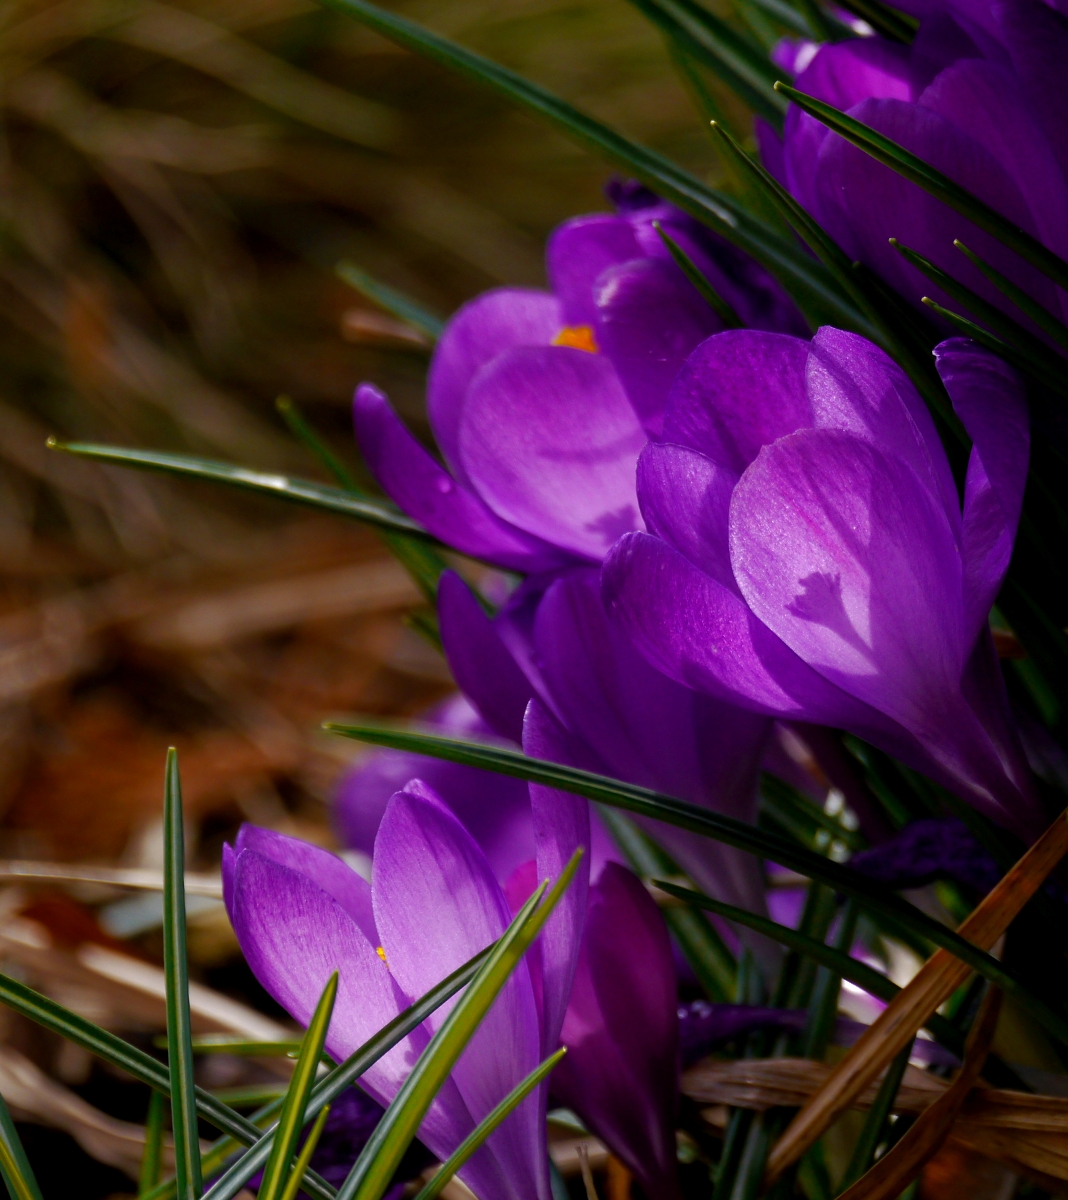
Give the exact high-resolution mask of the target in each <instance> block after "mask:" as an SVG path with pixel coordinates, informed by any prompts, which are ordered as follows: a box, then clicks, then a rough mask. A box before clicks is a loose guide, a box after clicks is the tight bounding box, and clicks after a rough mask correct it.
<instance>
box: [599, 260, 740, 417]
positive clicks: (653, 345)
mask: <svg viewBox="0 0 1068 1200" xmlns="http://www.w3.org/2000/svg"><path fill="white" fill-rule="evenodd" d="M595 296H596V302H597V342H598V345H599V346H600V348H601V350H602V352H603V353H604V354H605V356H606V357H607V358H608V359H609V361H610V362H611V363H612V365H613V366H614V367H615V369H616V373H617V374H618V375H619V378H620V381H621V382H622V384H623V387H624V389H625V391H626V393H627V397H628V399H629V400H630V402H631V404H632V405H633V406H634V409H635V411H636V412H637V414H638V417H639V419H640V421H641V423H642V426H643V427H644V429H645V431H646V433H647V434H649V436H650V437H656V436H658V435H659V433H660V430H661V427H662V425H663V421H664V409H665V407H666V406H667V398H668V392H669V390H670V388H671V385H672V383H673V382H674V380H675V376H676V375H677V374H678V372H679V368H680V367H681V366H682V364H683V363H684V362H685V361H686V358H687V356H688V355H689V354H690V352H691V351H692V350H693V349H694V347H695V346H697V345H698V344H699V343H700V342H703V341H704V340H705V338H706V337H708V336H709V335H711V334H713V333H717V332H718V331H719V330H721V329H722V328H723V322H722V320H721V319H720V318H719V317H718V316H717V314H716V313H715V312H714V311H713V310H712V308H711V307H710V306H709V304H708V303H707V302H706V301H705V300H704V299H703V298H702V297H701V295H700V293H699V292H698V291H697V289H696V288H695V287H694V286H693V284H692V283H690V281H689V280H688V279H687V278H686V276H685V275H683V273H682V271H681V270H680V269H679V268H678V267H677V266H676V265H675V264H674V263H672V262H663V261H657V260H655V259H650V258H645V259H638V260H636V261H634V262H629V263H623V264H622V265H620V266H617V267H612V268H610V269H609V270H608V271H606V272H605V273H604V274H602V275H601V276H600V277H599V279H598V281H597V287H596V289H595Z"/></svg>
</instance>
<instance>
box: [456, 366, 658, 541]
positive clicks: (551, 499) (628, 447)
mask: <svg viewBox="0 0 1068 1200" xmlns="http://www.w3.org/2000/svg"><path fill="white" fill-rule="evenodd" d="M644 445H645V435H644V433H643V432H642V429H641V426H640V425H639V424H638V420H637V417H636V416H635V414H634V410H633V409H632V408H631V406H630V403H629V401H628V400H627V398H626V396H625V394H624V392H623V388H622V386H621V385H620V382H619V379H618V377H617V376H616V374H615V371H614V370H613V369H612V366H611V364H610V363H609V362H608V360H607V359H606V358H604V357H603V356H602V355H599V354H588V353H586V352H585V351H583V350H572V349H568V348H565V347H561V346H555V347H549V348H546V349H533V348H529V349H519V350H510V351H508V352H507V353H505V354H502V355H500V356H499V357H498V358H496V359H495V360H494V361H493V362H492V363H491V364H490V365H489V366H488V367H486V368H484V369H483V371H482V372H481V373H480V374H479V375H478V377H477V378H476V379H475V382H474V383H473V384H472V386H471V390H470V392H469V393H468V399H467V404H466V406H465V408H464V417H463V425H462V427H461V430H460V453H461V455H462V456H463V459H464V463H465V465H466V468H467V472H468V475H469V476H470V478H471V479H472V480H474V482H475V486H476V487H477V488H478V491H479V494H480V495H481V497H482V499H483V500H484V501H485V502H486V503H487V504H488V505H489V506H490V507H491V508H492V509H493V511H494V512H495V513H496V514H497V515H498V516H499V517H501V518H502V519H503V520H505V521H508V522H510V523H512V524H513V525H516V526H518V527H519V528H520V529H523V530H525V531H527V532H528V533H530V534H532V535H534V537H537V538H541V539H544V541H546V542H549V543H551V544H553V545H556V546H559V547H561V549H562V550H565V551H569V552H570V553H572V554H574V555H578V556H580V557H582V558H585V559H588V560H592V561H594V562H599V561H600V559H601V558H602V557H603V556H604V554H605V552H606V551H607V549H608V547H609V546H611V544H612V543H613V542H614V541H615V540H616V538H617V537H619V536H620V534H622V533H626V532H627V531H628V530H631V529H635V528H638V527H639V526H640V523H641V518H640V517H639V515H638V502H637V498H636V496H635V491H634V486H635V485H634V471H635V464H636V462H637V459H638V454H639V452H640V451H641V449H642V447H643V446H644Z"/></svg>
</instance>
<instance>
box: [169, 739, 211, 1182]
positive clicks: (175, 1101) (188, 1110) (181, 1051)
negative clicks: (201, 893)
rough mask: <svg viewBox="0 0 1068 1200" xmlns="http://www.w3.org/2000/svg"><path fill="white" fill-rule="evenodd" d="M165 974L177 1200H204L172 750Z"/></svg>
mask: <svg viewBox="0 0 1068 1200" xmlns="http://www.w3.org/2000/svg"><path fill="white" fill-rule="evenodd" d="M163 971H164V975H165V977H166V990H167V1062H168V1066H169V1069H170V1077H171V1127H172V1129H173V1131H174V1162H175V1172H174V1173H175V1178H176V1180H177V1188H178V1200H199V1197H200V1194H201V1192H203V1190H204V1184H203V1180H202V1178H201V1174H200V1137H199V1135H198V1133H197V1100H196V1091H195V1088H196V1082H195V1079H194V1077H193V1046H192V1037H193V1035H192V1023H191V1020H190V1015H189V964H188V962H187V960H186V953H185V833H184V830H183V821H182V782H181V779H180V777H179V774H178V752H177V751H176V750H175V749H174V747H173V746H172V747H171V748H170V749H169V750H168V751H167V769H166V782H165V785H164V789H163Z"/></svg>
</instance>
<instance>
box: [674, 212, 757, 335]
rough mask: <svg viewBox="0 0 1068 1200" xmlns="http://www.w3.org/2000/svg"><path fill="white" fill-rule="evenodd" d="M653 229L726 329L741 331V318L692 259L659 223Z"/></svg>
mask: <svg viewBox="0 0 1068 1200" xmlns="http://www.w3.org/2000/svg"><path fill="white" fill-rule="evenodd" d="M653 228H654V229H655V230H656V232H657V233H658V234H659V235H660V240H661V241H662V242H663V243H664V245H665V246H666V247H667V252H668V254H670V255H671V257H672V258H673V259H674V260H675V263H676V265H677V266H678V267H679V269H680V270H681V271H682V273H683V274H684V275H685V276H686V278H687V279H688V280H689V281H690V282H691V283H692V284H693V286H694V287H695V288H696V289H697V290H698V291H699V292H700V293H701V296H702V298H703V299H704V301H705V303H706V304H707V305H708V306H709V308H711V309H712V311H713V312H714V313H715V314H716V315H717V316H718V317H719V319H720V320H721V321H722V322H723V324H724V325H725V326H726V327H727V328H728V329H741V328H742V324H743V322H742V319H741V317H739V316H738V314H737V313H736V312H735V311H734V309H733V308H732V307H731V306H730V304H728V303H727V301H726V300H724V299H723V297H722V296H721V295H720V294H719V292H717V291H716V289H715V288H714V287H713V286H712V285H711V284H710V283H709V282H708V280H707V279H706V278H705V277H704V275H702V274H701V272H700V271H699V270H698V268H697V264H696V263H695V262H694V261H693V259H692V258H691V257H690V256H689V255H688V254H687V253H686V251H685V250H683V248H682V247H681V246H680V245H679V244H678V242H676V241H675V239H674V238H672V237H670V236H669V235H668V234H666V233H665V232H664V229H663V226H662V225H661V224H660V222H659V221H654V222H653Z"/></svg>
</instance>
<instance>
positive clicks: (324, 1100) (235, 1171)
mask: <svg viewBox="0 0 1068 1200" xmlns="http://www.w3.org/2000/svg"><path fill="white" fill-rule="evenodd" d="M490 949H491V947H487V948H486V949H485V950H483V951H482V952H481V953H479V954H476V955H475V956H474V957H473V958H471V959H469V960H468V961H467V962H466V963H464V965H463V966H462V967H459V968H458V969H457V970H455V971H454V972H453V973H452V974H451V975H449V976H447V977H446V978H445V979H443V980H442V981H441V983H439V984H438V985H437V986H436V987H433V988H431V989H430V991H429V992H427V993H426V995H425V996H423V997H421V999H419V1000H417V1001H416V1002H415V1003H414V1004H413V1005H411V1006H410V1007H409V1008H406V1009H405V1010H404V1012H402V1013H399V1014H398V1015H397V1016H396V1017H394V1018H393V1020H392V1021H390V1022H389V1024H388V1025H383V1027H382V1028H381V1029H380V1030H379V1031H378V1032H377V1033H376V1034H375V1035H374V1037H372V1038H369V1039H368V1040H367V1041H366V1042H365V1043H364V1044H363V1045H362V1046H361V1047H360V1048H359V1049H358V1050H355V1051H354V1052H353V1053H352V1054H350V1055H349V1057H348V1058H347V1059H345V1061H344V1062H343V1063H342V1064H341V1065H340V1066H338V1067H335V1068H334V1069H333V1070H332V1071H330V1072H329V1073H328V1074H327V1075H326V1076H325V1077H324V1078H323V1079H321V1080H319V1082H318V1083H317V1084H316V1085H315V1087H314V1088H313V1089H312V1094H311V1097H310V1099H309V1100H308V1107H307V1110H306V1112H305V1116H306V1117H312V1116H315V1114H316V1113H318V1112H319V1110H320V1109H321V1108H322V1107H323V1105H325V1104H332V1103H333V1102H334V1101H335V1100H336V1099H337V1098H338V1096H340V1095H341V1093H342V1092H343V1091H344V1090H345V1089H346V1088H348V1087H351V1086H352V1084H353V1083H355V1082H356V1080H357V1079H359V1077H360V1076H361V1075H362V1074H363V1073H364V1072H365V1071H367V1070H369V1069H370V1068H371V1067H373V1066H374V1064H375V1063H376V1062H378V1060H379V1059H380V1058H381V1057H382V1055H383V1054H387V1053H388V1052H389V1051H390V1050H392V1049H393V1047H394V1046H396V1045H397V1043H398V1042H400V1041H402V1040H403V1039H404V1038H406V1037H407V1036H408V1034H409V1033H411V1032H412V1030H413V1029H415V1028H416V1027H417V1026H419V1025H421V1024H422V1023H423V1021H425V1020H426V1018H427V1017H429V1016H430V1014H431V1013H433V1012H434V1011H436V1010H437V1009H438V1008H440V1007H441V1005H442V1004H444V1003H445V1001H446V1000H448V999H450V998H451V997H452V996H454V995H455V994H456V993H457V992H458V991H459V990H460V988H462V987H463V986H464V985H465V984H467V983H469V982H470V980H471V979H473V978H474V976H475V973H476V971H477V970H478V968H479V966H480V965H481V963H482V962H483V961H484V959H485V958H486V955H487V954H489V952H490ZM281 1107H282V1100H281V1099H279V1100H276V1101H274V1102H272V1103H271V1104H267V1105H265V1106H264V1107H263V1108H262V1109H261V1110H260V1111H259V1112H258V1113H254V1114H253V1117H252V1120H253V1121H255V1122H256V1123H257V1124H261V1125H262V1124H264V1123H266V1122H267V1121H269V1120H270V1119H271V1118H272V1117H273V1116H274V1114H275V1113H276V1112H278V1111H279V1109H280V1108H281ZM272 1132H273V1127H270V1128H268V1129H267V1131H266V1133H263V1134H261V1132H260V1130H259V1129H257V1130H256V1139H255V1143H256V1144H255V1145H254V1146H253V1147H252V1149H251V1150H249V1152H248V1153H247V1154H244V1155H242V1157H241V1158H240V1159H239V1160H238V1162H236V1163H234V1164H233V1165H232V1166H231V1167H230V1168H229V1169H228V1170H227V1171H226V1173H225V1174H224V1175H222V1176H220V1178H219V1179H217V1180H216V1181H215V1183H214V1184H213V1185H212V1186H211V1188H210V1189H209V1190H208V1192H207V1193H206V1195H205V1197H204V1200H229V1198H230V1197H231V1196H236V1195H237V1193H238V1192H240V1191H241V1189H242V1188H243V1187H244V1186H245V1184H246V1183H247V1182H248V1181H249V1180H250V1179H251V1178H252V1177H253V1175H255V1174H256V1172H257V1171H258V1170H259V1169H260V1168H261V1167H262V1166H263V1164H264V1163H265V1162H266V1161H267V1156H268V1154H269V1153H270V1149H271V1133H272ZM232 1149H233V1143H232V1142H230V1141H228V1139H222V1140H221V1141H220V1142H218V1143H216V1144H215V1145H214V1146H212V1148H211V1149H210V1150H209V1151H208V1154H207V1155H206V1156H205V1163H208V1162H210V1163H211V1164H212V1166H211V1170H213V1171H215V1170H218V1169H219V1167H221V1166H222V1164H223V1163H224V1162H225V1160H226V1158H227V1156H228V1155H229V1153H230V1151H231V1150H232ZM305 1190H308V1189H307V1186H306V1185H305ZM331 1190H332V1189H331ZM145 1200H148V1198H147V1197H146V1198H145ZM152 1200H169V1193H167V1192H165V1191H162V1190H161V1191H160V1192H159V1193H158V1194H156V1195H154V1196H153V1197H152Z"/></svg>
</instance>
